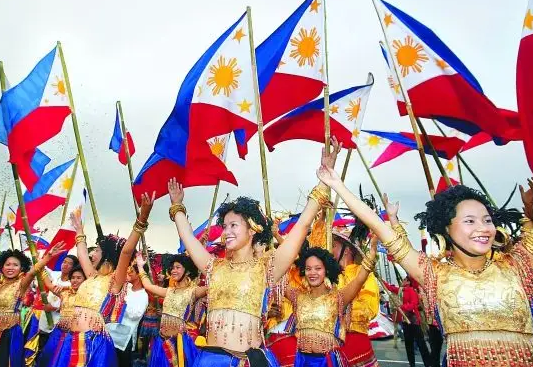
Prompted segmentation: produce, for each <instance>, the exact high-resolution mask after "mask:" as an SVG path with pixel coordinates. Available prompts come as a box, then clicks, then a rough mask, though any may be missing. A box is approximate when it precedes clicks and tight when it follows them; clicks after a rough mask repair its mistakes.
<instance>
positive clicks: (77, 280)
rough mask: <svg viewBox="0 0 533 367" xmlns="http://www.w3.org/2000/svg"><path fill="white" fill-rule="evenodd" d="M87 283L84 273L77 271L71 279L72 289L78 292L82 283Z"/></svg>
mask: <svg viewBox="0 0 533 367" xmlns="http://www.w3.org/2000/svg"><path fill="white" fill-rule="evenodd" d="M84 281H85V275H83V272H82V271H75V272H74V273H72V276H71V277H70V286H71V287H72V289H74V290H77V289H78V288H79V287H80V285H81V283H83V282H84Z"/></svg>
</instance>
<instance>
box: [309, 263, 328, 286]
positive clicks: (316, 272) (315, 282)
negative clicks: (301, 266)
mask: <svg viewBox="0 0 533 367" xmlns="http://www.w3.org/2000/svg"><path fill="white" fill-rule="evenodd" d="M304 274H305V279H307V283H309V286H310V287H312V288H314V287H319V286H321V285H322V284H323V283H324V279H326V267H325V266H324V263H323V262H322V260H320V259H319V258H318V257H316V256H309V257H308V258H307V260H305V272H304Z"/></svg>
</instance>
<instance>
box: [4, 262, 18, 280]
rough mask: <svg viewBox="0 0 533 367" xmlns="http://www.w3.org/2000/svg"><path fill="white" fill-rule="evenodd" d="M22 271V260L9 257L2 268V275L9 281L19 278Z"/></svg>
mask: <svg viewBox="0 0 533 367" xmlns="http://www.w3.org/2000/svg"><path fill="white" fill-rule="evenodd" d="M21 271H22V266H21V264H20V260H19V259H17V258H16V257H8V258H7V260H6V262H5V263H4V266H3V267H2V274H4V276H5V277H6V278H8V279H13V278H16V277H18V276H19V274H20V272H21Z"/></svg>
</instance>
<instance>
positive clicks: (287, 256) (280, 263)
mask: <svg viewBox="0 0 533 367" xmlns="http://www.w3.org/2000/svg"><path fill="white" fill-rule="evenodd" d="M331 142H332V145H333V149H332V151H331V152H330V153H327V152H326V151H325V149H322V159H321V164H322V165H323V166H324V167H328V168H330V169H333V167H335V161H336V160H337V154H339V152H340V150H341V148H342V144H339V143H338V141H337V139H335V138H332V139H331ZM328 203H329V197H328V187H327V186H326V185H325V184H324V183H322V182H320V183H319V184H318V185H317V186H315V188H314V189H313V191H311V193H310V194H309V199H308V200H307V205H306V206H305V208H304V210H303V211H302V214H300V217H299V218H298V221H297V222H296V224H295V225H294V227H292V229H291V231H290V232H289V234H288V235H287V237H286V238H285V240H284V241H283V245H282V246H279V247H278V249H277V250H276V253H275V256H274V281H276V282H277V281H278V280H279V279H281V277H282V276H283V274H285V273H286V272H287V270H289V268H290V266H291V265H292V263H293V262H294V260H295V259H296V257H297V256H298V253H299V252H300V248H301V247H302V244H303V242H304V240H305V237H306V236H307V232H308V231H309V228H310V227H311V224H312V223H313V219H314V218H315V216H316V215H317V213H318V211H319V210H320V208H321V207H323V206H325V205H327V204H328Z"/></svg>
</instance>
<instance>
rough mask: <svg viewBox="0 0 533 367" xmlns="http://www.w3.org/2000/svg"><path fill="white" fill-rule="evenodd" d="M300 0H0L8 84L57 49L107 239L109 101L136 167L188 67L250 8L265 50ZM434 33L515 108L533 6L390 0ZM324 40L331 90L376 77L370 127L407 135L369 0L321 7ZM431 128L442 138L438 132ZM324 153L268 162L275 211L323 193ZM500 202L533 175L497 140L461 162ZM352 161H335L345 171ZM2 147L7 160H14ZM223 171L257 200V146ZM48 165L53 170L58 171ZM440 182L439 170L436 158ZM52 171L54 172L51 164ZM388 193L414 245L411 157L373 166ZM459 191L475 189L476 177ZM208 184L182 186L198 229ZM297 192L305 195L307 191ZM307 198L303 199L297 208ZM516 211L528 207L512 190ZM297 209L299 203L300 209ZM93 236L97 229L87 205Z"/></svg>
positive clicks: (160, 227) (65, 146) (156, 215)
mask: <svg viewBox="0 0 533 367" xmlns="http://www.w3.org/2000/svg"><path fill="white" fill-rule="evenodd" d="M300 3H301V1H300V0H283V1H282V0H268V1H267V0H248V1H244V0H231V1H216V0H196V1H174V0H157V1H139V0H128V1H126V0H113V1H106V0H92V1H66V0H48V1H46V2H43V1H38V0H33V1H30V0H4V1H1V2H0V14H1V15H2V21H1V22H0V59H1V60H2V61H4V66H5V70H6V73H7V76H8V78H9V80H10V82H11V84H12V85H15V84H16V83H18V82H19V81H21V80H22V79H23V78H24V77H25V76H26V75H27V74H28V72H29V71H30V70H31V69H32V68H33V66H34V65H35V63H36V62H37V61H38V60H39V59H40V58H41V57H43V56H44V55H45V54H46V53H47V52H48V51H50V50H51V49H52V48H53V47H54V46H55V42H56V41H57V40H61V41H62V43H63V49H64V52H65V57H66V61H67V66H68V71H69V74H70V79H71V83H72V90H73V95H74V103H75V106H76V111H77V115H78V120H79V122H80V129H81V133H82V139H83V145H84V149H85V154H86V157H87V161H88V167H89V172H90V175H91V180H92V185H93V188H94V190H95V193H94V194H95V197H96V202H97V206H98V211H99V215H100V219H101V222H102V226H103V228H104V232H106V233H108V232H113V233H115V232H117V230H120V233H121V234H122V235H125V234H126V233H129V231H130V229H131V225H132V224H133V220H134V214H133V208H132V199H131V194H130V191H129V186H128V175H127V171H126V169H125V168H124V167H123V166H122V165H120V164H119V163H118V160H117V157H116V155H115V154H114V153H113V152H111V151H110V150H108V144H109V139H110V136H111V134H112V129H113V123H114V118H115V110H114V108H115V107H114V106H115V101H117V100H121V101H122V105H123V110H124V115H125V121H126V125H127V127H128V129H129V130H130V131H131V133H132V135H133V139H134V141H135V145H136V148H137V153H136V155H135V156H134V158H133V166H134V170H135V172H138V170H139V169H140V168H141V167H142V165H143V163H144V162H145V160H146V158H147V157H148V155H149V154H150V153H151V152H152V150H153V145H154V143H155V139H156V136H157V133H158V131H159V129H160V127H161V126H162V124H163V123H164V121H165V120H166V118H167V116H168V115H169V113H170V111H171V110H172V107H173V105H174V102H175V98H176V95H177V93H178V90H179V86H180V83H181V81H182V80H183V78H184V77H185V75H186V74H187V72H188V71H189V69H190V68H191V67H192V65H193V64H194V63H195V62H196V60H197V59H198V58H199V57H200V56H201V54H202V53H203V52H204V51H205V50H206V49H207V48H208V47H209V46H210V45H211V43H212V42H213V41H214V40H215V39H216V38H217V37H218V36H219V35H220V34H221V33H222V32H224V31H225V30H226V29H227V28H228V27H229V26H230V25H231V24H232V23H233V22H234V21H235V20H236V19H237V18H238V17H239V16H240V14H242V12H244V10H245V7H246V5H250V6H251V7H252V16H253V24H254V38H255V43H256V45H258V44H259V43H260V42H261V41H263V40H264V39H265V38H266V37H268V35H269V34H270V33H271V32H272V31H273V30H274V29H275V28H276V27H277V26H278V25H279V24H281V23H282V22H283V21H284V20H285V19H286V18H287V17H288V16H289V15H290V14H291V13H292V11H294V9H296V8H297V7H298V5H299V4H300ZM391 3H392V4H393V5H396V6H397V7H399V8H400V9H402V10H403V11H405V12H407V13H409V14H410V15H411V16H413V17H415V18H416V19H418V20H419V21H421V22H422V23H424V24H425V25H427V26H429V27H430V28H432V29H433V30H434V31H435V32H436V33H437V34H438V35H439V36H440V38H441V39H442V40H443V41H444V42H445V43H446V44H447V45H448V46H449V47H450V48H451V49H452V50H453V51H454V52H455V53H456V54H457V55H458V56H459V58H460V59H461V60H462V61H463V62H464V63H465V65H466V66H467V67H468V68H469V69H470V71H471V72H472V73H473V74H474V75H475V76H476V78H477V79H478V81H479V82H480V83H481V85H482V87H483V89H484V91H485V94H486V95H487V96H488V97H489V98H490V99H491V100H492V101H493V102H494V103H495V104H497V105H498V106H499V107H502V108H508V109H516V92H515V70H516V69H515V65H516V55H517V50H518V43H519V37H520V34H521V29H522V20H523V15H524V11H525V8H526V3H527V1H525V0H516V1H496V0H487V1H464V0H448V1H437V0H428V1H420V0H391ZM327 15H328V19H327V27H328V28H327V32H328V48H329V49H328V52H329V76H330V85H331V87H330V88H331V91H332V92H334V91H337V90H340V89H344V88H347V87H350V86H353V85H359V84H363V83H364V82H365V81H366V77H367V73H368V72H369V71H371V72H372V73H374V76H375V86H374V88H373V91H372V93H371V95H370V100H369V102H368V106H367V110H366V115H365V120H364V123H363V127H364V128H367V129H376V130H396V131H399V130H403V131H409V129H410V124H409V120H408V118H407V117H404V118H400V117H399V116H398V112H397V109H396V106H395V102H394V101H393V98H392V94H391V92H390V90H389V87H388V84H387V80H386V77H387V73H386V68H385V64H384V61H383V58H382V55H381V53H380V49H379V45H378V42H379V41H380V40H381V39H382V33H381V29H380V26H379V23H378V20H377V17H376V14H375V12H374V8H373V6H372V1H371V0H364V1H361V0H360V1H348V0H328V1H327ZM427 130H428V131H429V132H434V129H433V128H432V126H431V125H430V124H427ZM43 150H44V151H45V152H46V153H48V154H49V155H50V156H52V157H53V158H54V161H53V163H51V165H52V164H54V163H55V164H60V163H63V162H65V161H66V160H68V159H70V158H71V157H74V156H75V154H76V148H75V142H74V139H73V133H72V124H71V120H70V118H69V119H67V121H66V122H65V125H64V128H63V131H62V133H61V135H60V136H58V137H56V138H54V140H53V141H51V142H49V143H47V144H46V145H45V146H44V147H43ZM319 154H320V145H319V144H317V143H313V142H307V141H292V142H287V143H282V144H281V145H279V146H278V147H277V149H276V151H275V152H273V153H270V154H268V155H267V161H268V170H269V171H268V173H269V180H270V189H271V198H272V207H273V209H274V210H285V211H292V212H294V211H295V210H297V209H298V204H303V203H304V197H305V195H306V193H307V192H308V191H309V190H310V189H311V188H312V187H313V186H314V185H315V183H316V181H317V180H316V176H315V169H316V168H317V165H318V162H319ZM464 156H465V159H466V160H467V161H468V162H469V163H470V165H471V166H472V168H473V169H474V170H475V172H476V173H477V174H478V175H479V177H480V178H481V179H482V181H483V182H484V183H485V185H486V186H487V188H488V190H489V191H490V192H491V194H492V195H493V197H494V198H495V199H496V201H497V202H498V203H500V204H501V203H503V201H504V200H505V199H506V198H507V196H508V195H509V193H510V192H511V190H512V188H513V186H514V184H515V183H516V182H524V181H525V178H526V177H527V176H528V175H529V174H530V171H529V168H528V166H527V163H526V159H525V156H524V153H523V147H522V144H521V143H510V144H508V145H507V146H504V147H496V146H495V145H493V144H492V143H490V144H486V145H485V146H482V147H479V148H477V149H474V150H472V151H469V152H467V153H465V154H464ZM344 157H345V153H342V154H341V156H340V159H339V164H338V168H339V170H340V168H341V167H342V164H343V162H344ZM7 158H8V155H7V149H1V151H0V161H2V162H6V161H7ZM352 158H353V159H352V161H351V163H350V166H349V170H348V176H347V180H346V181H347V184H348V186H349V187H350V188H352V189H353V190H357V187H358V185H359V184H360V183H361V184H362V186H363V191H364V192H365V193H372V192H373V188H372V186H371V183H370V180H369V179H368V177H367V175H366V173H365V171H364V169H363V167H362V165H361V162H360V161H359V159H358V157H357V156H356V155H354V156H353V157H352ZM227 164H228V167H229V168H230V170H232V171H233V172H234V174H235V176H236V177H237V180H238V181H239V187H238V188H236V187H234V186H232V185H229V184H226V183H223V184H222V185H221V188H220V194H219V202H220V201H221V200H223V198H224V197H225V196H226V193H229V194H230V196H231V197H232V198H235V197H236V196H237V195H248V196H251V197H254V198H258V199H261V200H262V197H263V193H262V184H261V170H260V163H259V155H258V141H257V138H254V139H252V140H251V142H250V153H249V154H248V158H247V160H246V161H242V160H240V159H239V158H238V156H237V154H236V150H235V147H234V146H233V144H232V145H231V148H230V151H229V154H228V161H227ZM51 165H50V166H51ZM430 165H431V166H432V169H433V172H434V179H435V181H437V180H438V177H439V175H438V174H437V170H436V167H435V165H434V164H433V163H432V162H430ZM50 166H49V167H50ZM374 173H375V176H376V179H377V181H378V182H379V184H380V186H381V187H382V190H383V191H386V192H388V193H390V196H391V197H392V198H393V199H395V200H400V201H401V208H402V209H401V212H400V214H401V216H402V218H404V220H406V221H408V222H409V226H408V228H409V231H410V232H411V234H412V236H413V239H414V240H415V242H418V237H419V235H418V232H417V231H416V225H415V223H414V220H413V215H414V214H415V213H416V212H418V211H421V210H423V208H424V203H425V202H426V201H427V200H428V199H429V194H428V191H427V186H426V183H425V179H424V176H423V172H422V169H421V164H420V160H419V157H418V154H417V153H416V152H409V153H406V154H405V155H404V156H402V157H401V158H398V159H396V160H395V161H393V162H390V163H388V164H385V165H383V166H381V167H378V168H376V169H375V170H374ZM0 180H1V182H2V184H1V191H4V190H6V189H7V190H8V191H9V196H8V203H14V202H15V201H16V197H15V194H14V189H13V183H12V178H11V169H10V167H9V165H8V164H7V163H5V164H2V165H1V166H0ZM465 183H466V184H467V185H472V186H474V185H475V182H474V181H473V180H472V179H471V177H470V176H469V175H468V174H465ZM213 190H214V188H213V187H202V188H192V189H187V190H186V198H185V203H186V205H187V208H188V211H189V213H190V219H191V221H192V223H193V225H194V226H196V225H198V224H200V223H201V222H203V221H204V220H205V219H206V218H207V216H208V214H209V207H210V204H211V199H212V194H213ZM301 193H303V194H301ZM299 199H300V201H299ZM513 204H514V205H515V206H518V205H519V204H520V199H519V195H516V196H515V198H514V200H513ZM168 206H169V200H168V198H166V197H165V198H162V199H160V200H158V201H157V202H156V205H155V207H154V210H153V214H152V216H151V218H150V224H151V225H150V228H149V230H148V232H147V235H146V236H147V239H148V242H149V245H150V246H151V247H152V248H153V249H154V250H156V251H175V249H176V243H177V240H178V236H177V232H176V230H175V227H174V224H173V223H171V222H170V221H169V220H168ZM300 209H301V207H300ZM59 214H60V211H59V210H58V211H57V212H56V213H54V215H52V216H50V218H47V219H46V220H45V221H43V224H42V227H43V228H44V227H47V228H49V231H48V233H47V235H46V236H47V237H48V238H51V237H52V235H53V233H54V231H55V229H56V228H57V227H58V225H59V220H60V215H59ZM86 232H87V233H88V235H89V237H90V238H91V239H93V238H95V230H94V225H93V220H92V215H91V213H90V210H88V211H87V225H86Z"/></svg>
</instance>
